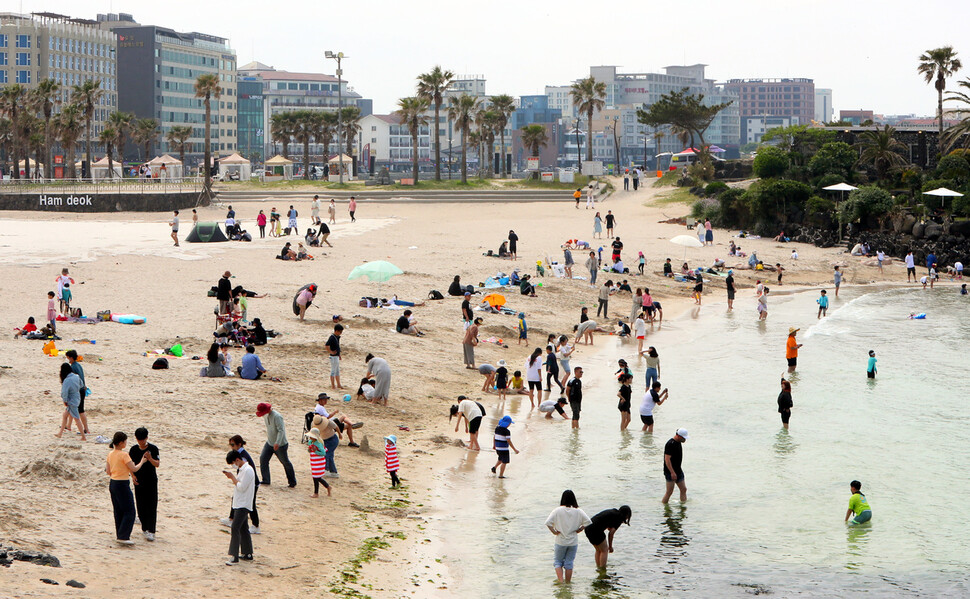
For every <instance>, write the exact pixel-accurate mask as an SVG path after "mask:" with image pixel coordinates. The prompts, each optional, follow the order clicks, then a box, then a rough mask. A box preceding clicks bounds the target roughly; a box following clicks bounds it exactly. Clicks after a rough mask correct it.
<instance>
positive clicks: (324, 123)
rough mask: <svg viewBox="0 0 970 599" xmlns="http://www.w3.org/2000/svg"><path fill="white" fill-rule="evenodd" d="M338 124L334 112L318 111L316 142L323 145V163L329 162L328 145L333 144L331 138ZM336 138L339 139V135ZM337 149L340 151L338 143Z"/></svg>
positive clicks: (335, 133)
mask: <svg viewBox="0 0 970 599" xmlns="http://www.w3.org/2000/svg"><path fill="white" fill-rule="evenodd" d="M339 124H340V123H339V119H338V118H337V113H336V112H333V111H327V112H322V113H320V130H319V131H318V133H317V142H318V143H320V144H321V145H322V146H323V163H324V164H327V163H329V162H330V146H331V145H333V138H334V135H337V127H338V125H339ZM337 139H338V140H339V139H340V136H339V135H337ZM337 151H338V152H339V151H340V144H339V143H338V144H337Z"/></svg>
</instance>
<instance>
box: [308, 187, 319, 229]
mask: <svg viewBox="0 0 970 599" xmlns="http://www.w3.org/2000/svg"><path fill="white" fill-rule="evenodd" d="M319 221H320V196H319V195H316V194H314V196H313V201H312V202H310V224H311V225H316V224H317V222H319Z"/></svg>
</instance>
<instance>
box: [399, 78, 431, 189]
mask: <svg viewBox="0 0 970 599" xmlns="http://www.w3.org/2000/svg"><path fill="white" fill-rule="evenodd" d="M397 106H398V109H397V112H396V113H397V118H398V121H399V122H400V123H401V124H402V125H407V126H408V132H409V133H411V169H412V171H413V175H412V176H413V177H414V182H415V184H417V182H418V132H420V130H421V125H427V124H428V117H426V116H424V112H425V111H426V110H428V101H427V100H425V99H424V98H421V97H418V96H409V97H407V98H401V99H400V100H398V101H397Z"/></svg>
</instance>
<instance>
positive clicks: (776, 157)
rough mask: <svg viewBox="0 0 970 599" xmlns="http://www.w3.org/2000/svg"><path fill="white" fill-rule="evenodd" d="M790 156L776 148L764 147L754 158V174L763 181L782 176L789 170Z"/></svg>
mask: <svg viewBox="0 0 970 599" xmlns="http://www.w3.org/2000/svg"><path fill="white" fill-rule="evenodd" d="M789 164H790V161H789V160H788V155H787V154H785V152H783V151H781V150H780V149H778V148H776V147H775V146H762V147H760V148H758V153H757V154H756V155H755V157H754V162H753V164H752V168H753V169H754V174H755V175H756V176H758V177H761V178H762V179H770V178H773V177H780V176H782V175H783V174H784V173H785V171H787V170H788V166H789Z"/></svg>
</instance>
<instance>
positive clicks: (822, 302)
mask: <svg viewBox="0 0 970 599" xmlns="http://www.w3.org/2000/svg"><path fill="white" fill-rule="evenodd" d="M815 303H817V304H818V317H819V318H822V317H823V316H826V314H825V313H826V312H827V311H828V309H829V298H828V296H827V295H825V290H824V289H823V290H822V291H821V297H819V298H818V299H817V300H815Z"/></svg>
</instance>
